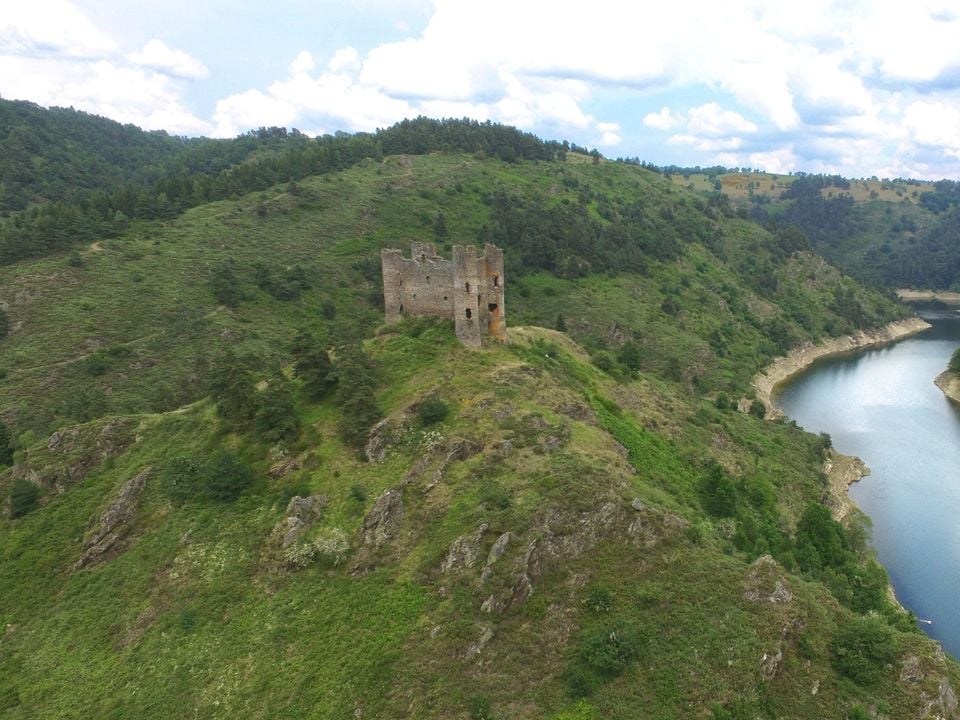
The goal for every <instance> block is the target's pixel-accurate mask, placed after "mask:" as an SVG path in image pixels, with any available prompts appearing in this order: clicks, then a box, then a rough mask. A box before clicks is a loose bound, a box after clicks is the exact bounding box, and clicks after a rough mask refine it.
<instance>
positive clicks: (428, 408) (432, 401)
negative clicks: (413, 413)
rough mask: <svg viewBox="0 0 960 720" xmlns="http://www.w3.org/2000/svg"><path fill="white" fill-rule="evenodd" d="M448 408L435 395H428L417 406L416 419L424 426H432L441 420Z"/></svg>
mask: <svg viewBox="0 0 960 720" xmlns="http://www.w3.org/2000/svg"><path fill="white" fill-rule="evenodd" d="M449 412H450V407H449V406H448V405H447V404H446V403H445V402H444V401H443V400H441V399H440V398H439V397H437V396H436V395H428V396H427V397H425V398H424V399H423V400H421V401H420V404H419V405H417V417H419V418H420V422H422V423H423V424H424V425H433V424H434V423H438V422H440V421H441V420H443V419H444V418H445V417H446V416H447V414H448V413H449Z"/></svg>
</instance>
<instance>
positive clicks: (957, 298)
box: [897, 288, 960, 305]
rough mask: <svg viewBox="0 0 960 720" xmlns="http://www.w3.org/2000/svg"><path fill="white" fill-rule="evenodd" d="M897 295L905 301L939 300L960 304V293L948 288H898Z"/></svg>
mask: <svg viewBox="0 0 960 720" xmlns="http://www.w3.org/2000/svg"><path fill="white" fill-rule="evenodd" d="M897 296H898V297H899V298H900V299H901V300H903V301H904V302H921V301H924V300H938V301H940V302H942V303H945V304H947V305H960V293H955V292H948V291H946V290H941V291H937V290H912V289H910V288H897Z"/></svg>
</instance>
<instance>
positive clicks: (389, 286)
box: [380, 242, 507, 347]
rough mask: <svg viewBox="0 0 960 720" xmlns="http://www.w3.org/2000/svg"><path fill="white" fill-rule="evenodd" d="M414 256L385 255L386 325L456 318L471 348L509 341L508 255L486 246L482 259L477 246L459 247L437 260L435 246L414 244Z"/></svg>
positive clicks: (456, 325) (463, 339)
mask: <svg viewBox="0 0 960 720" xmlns="http://www.w3.org/2000/svg"><path fill="white" fill-rule="evenodd" d="M411 251H412V252H411V257H410V259H407V258H405V257H403V254H402V253H401V252H400V251H399V250H392V249H384V250H382V251H381V253H380V257H381V260H382V266H383V302H384V311H385V315H386V321H387V322H388V323H393V322H397V321H398V320H400V318H402V317H403V316H404V315H432V316H435V317H445V318H452V319H453V321H454V328H455V329H456V333H457V338H458V339H459V340H460V342H462V343H463V344H464V345H467V346H469V347H481V346H482V345H483V342H484V341H485V340H487V339H488V338H489V339H493V340H497V341H504V340H506V339H507V333H506V316H505V314H504V309H503V298H504V282H503V251H502V250H500V248H498V247H496V246H495V245H486V246H485V248H484V254H483V255H482V256H480V257H477V250H476V248H475V247H473V246H472V245H465V246H464V245H454V246H453V259H452V260H446V259H444V258H442V257H440V256H439V255H437V250H436V247H435V246H434V245H433V244H432V243H422V242H413V243H411Z"/></svg>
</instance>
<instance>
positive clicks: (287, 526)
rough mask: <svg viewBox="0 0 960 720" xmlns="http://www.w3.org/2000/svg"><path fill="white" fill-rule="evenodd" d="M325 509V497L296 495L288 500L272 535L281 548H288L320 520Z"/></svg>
mask: <svg viewBox="0 0 960 720" xmlns="http://www.w3.org/2000/svg"><path fill="white" fill-rule="evenodd" d="M326 507H327V496H326V495H310V496H308V497H302V496H300V495H297V496H296V497H292V498H290V502H288V503H287V510H286V512H285V513H284V517H283V520H281V521H280V522H279V523H277V525H276V526H275V527H274V529H273V533H272V535H273V536H274V537H275V538H276V540H277V544H278V545H279V546H280V547H281V548H288V547H290V546H291V545H293V544H294V543H295V542H296V541H297V540H299V539H300V537H301V536H302V535H303V534H304V533H305V532H306V531H307V530H309V529H310V528H311V527H313V525H314V524H315V523H316V522H317V521H318V520H319V519H320V518H321V517H323V511H324V509H325V508H326Z"/></svg>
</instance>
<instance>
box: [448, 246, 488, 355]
mask: <svg viewBox="0 0 960 720" xmlns="http://www.w3.org/2000/svg"><path fill="white" fill-rule="evenodd" d="M478 270H479V268H478V266H477V249H476V248H475V247H473V245H467V246H463V245H455V246H454V248H453V323H454V327H455V329H456V332H457V338H459V340H460V342H462V343H463V344H464V345H468V346H470V347H480V345H481V344H482V342H483V341H482V340H481V337H482V336H481V333H480V328H481V324H482V322H483V319H484V318H483V317H482V316H481V314H480V309H481V307H482V302H483V294H484V293H483V290H484V287H483V285H481V277H482V275H481V274H480V273H479V272H478Z"/></svg>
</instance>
